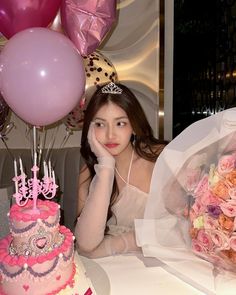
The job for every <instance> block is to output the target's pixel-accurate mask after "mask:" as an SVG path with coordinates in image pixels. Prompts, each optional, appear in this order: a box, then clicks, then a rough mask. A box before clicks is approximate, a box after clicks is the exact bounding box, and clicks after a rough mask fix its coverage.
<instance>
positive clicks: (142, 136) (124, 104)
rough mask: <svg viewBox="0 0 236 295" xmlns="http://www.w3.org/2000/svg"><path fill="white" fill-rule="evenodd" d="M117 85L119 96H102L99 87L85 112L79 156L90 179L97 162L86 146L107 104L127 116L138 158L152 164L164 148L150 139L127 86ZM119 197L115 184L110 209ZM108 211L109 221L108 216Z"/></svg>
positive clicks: (149, 130)
mask: <svg viewBox="0 0 236 295" xmlns="http://www.w3.org/2000/svg"><path fill="white" fill-rule="evenodd" d="M116 85H117V86H118V87H120V88H121V89H122V93H121V94H113V93H112V94H111V93H102V87H100V88H99V89H98V90H97V91H96V92H95V93H94V95H93V96H92V98H91V100H90V102H89V104H88V106H87V109H86V111H85V117H84V124H83V131H82V138H81V155H82V157H83V159H84V161H85V163H86V165H87V167H88V169H89V172H90V177H91V179H92V177H93V176H94V175H95V170H94V165H95V164H96V163H97V158H96V156H95V155H94V153H93V152H92V151H91V149H90V145H89V143H88V139H87V135H88V130H89V126H90V123H91V122H92V120H93V118H94V116H95V115H96V113H97V112H98V110H99V109H100V108H101V107H102V106H104V105H106V104H107V103H108V102H112V103H114V104H116V105H117V106H119V107H120V108H122V109H123V110H124V111H125V112H126V114H127V117H128V119H129V121H130V124H131V126H132V129H133V131H134V133H135V141H133V139H134V138H132V137H133V136H131V141H132V142H134V144H133V147H134V149H135V151H136V153H137V154H138V155H139V156H140V157H142V158H144V159H146V160H148V161H151V162H155V161H156V159H157V157H158V156H159V154H160V152H161V151H162V149H163V147H164V144H165V142H163V141H160V140H158V139H156V138H155V137H154V136H153V130H152V128H151V126H150V124H149V122H148V120H147V118H146V116H145V113H144V111H143V109H142V107H141V105H140V103H139V101H138V100H137V98H136V97H135V95H134V94H133V93H132V92H131V91H130V90H129V89H128V88H127V87H126V86H124V85H122V84H118V83H117V84H116ZM118 193H119V191H118V186H117V183H116V180H114V184H113V191H112V196H111V202H110V207H111V206H112V204H114V202H115V200H116V197H117V195H118ZM110 207H109V212H108V218H109V217H110V216H111V211H110Z"/></svg>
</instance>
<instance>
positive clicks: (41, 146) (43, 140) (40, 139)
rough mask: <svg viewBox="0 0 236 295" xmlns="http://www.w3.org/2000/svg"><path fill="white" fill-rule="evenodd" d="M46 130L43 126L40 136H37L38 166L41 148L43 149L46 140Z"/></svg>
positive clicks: (41, 152)
mask: <svg viewBox="0 0 236 295" xmlns="http://www.w3.org/2000/svg"><path fill="white" fill-rule="evenodd" d="M46 136H47V130H46V129H45V127H43V130H42V136H40V137H39V157H38V158H39V159H38V161H39V166H40V164H41V159H42V154H43V150H44V149H45V142H46Z"/></svg>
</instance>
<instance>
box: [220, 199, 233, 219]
mask: <svg viewBox="0 0 236 295" xmlns="http://www.w3.org/2000/svg"><path fill="white" fill-rule="evenodd" d="M219 206H220V209H221V210H222V211H223V213H224V215H226V216H228V217H235V216H236V201H228V202H224V203H221V204H220V205H219Z"/></svg>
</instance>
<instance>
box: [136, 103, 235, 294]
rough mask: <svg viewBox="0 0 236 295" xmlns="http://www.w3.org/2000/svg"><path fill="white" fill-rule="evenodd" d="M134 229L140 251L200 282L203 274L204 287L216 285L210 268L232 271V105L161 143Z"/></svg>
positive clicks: (233, 249) (233, 164) (233, 258)
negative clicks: (163, 145) (148, 187)
mask: <svg viewBox="0 0 236 295" xmlns="http://www.w3.org/2000/svg"><path fill="white" fill-rule="evenodd" d="M135 233H136V241H137V244H138V245H139V246H140V247H142V251H143V255H144V256H147V257H156V258H158V259H159V260H161V261H162V262H164V263H165V264H167V265H168V266H169V267H171V268H173V269H174V270H175V271H176V272H177V273H178V274H179V273H181V276H184V277H186V281H187V279H189V280H190V281H191V282H196V283H197V284H199V280H198V278H199V274H201V285H202V286H203V287H204V288H205V290H208V291H209V290H211V291H212V290H214V283H213V282H212V280H211V279H212V277H214V273H215V272H214V271H213V270H222V271H225V269H226V270H233V271H234V272H235V270H236V108H232V109H229V110H225V111H222V112H220V113H218V114H215V115H212V116H210V117H208V118H206V119H203V120H199V121H198V122H196V123H194V124H192V125H191V126H189V127H188V128H186V129H185V130H184V131H183V132H182V133H181V134H179V135H178V136H177V137H175V138H174V139H173V140H172V141H171V142H170V143H169V144H168V145H167V146H166V147H165V149H164V150H163V152H162V153H161V155H160V156H159V158H158V159H157V161H156V164H155V166H154V170H153V175H152V181H151V187H150V192H149V197H148V200H147V205H146V208H145V213H144V218H143V219H140V220H135ZM202 258H203V259H202ZM234 278H235V273H234ZM235 288H236V282H235ZM234 290H235V289H234Z"/></svg>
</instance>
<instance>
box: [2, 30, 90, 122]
mask: <svg viewBox="0 0 236 295" xmlns="http://www.w3.org/2000/svg"><path fill="white" fill-rule="evenodd" d="M0 68H1V92H2V95H3V97H4V99H5V101H6V102H7V104H8V105H9V107H10V108H11V109H12V111H14V112H15V113H16V114H17V115H18V116H19V117H20V118H21V119H23V120H24V121H26V122H28V123H30V124H32V125H36V126H45V125H49V124H52V123H54V122H56V121H58V120H60V119H61V118H63V117H64V116H65V115H67V114H68V113H69V112H70V111H71V110H72V109H73V108H74V107H75V106H76V105H77V103H78V102H79V100H80V98H81V97H82V95H83V93H84V89H85V71H84V65H83V60H82V57H81V56H80V54H79V53H78V51H77V49H76V47H75V46H74V44H73V43H72V42H71V41H70V40H69V39H68V38H67V37H66V36H65V35H63V34H61V33H58V32H55V31H52V30H50V29H46V28H33V29H27V30H24V31H22V32H20V33H17V34H16V35H14V36H13V37H12V38H11V39H10V40H9V41H8V42H7V44H6V45H5V47H4V49H3V50H2V53H1V55H0Z"/></svg>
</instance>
